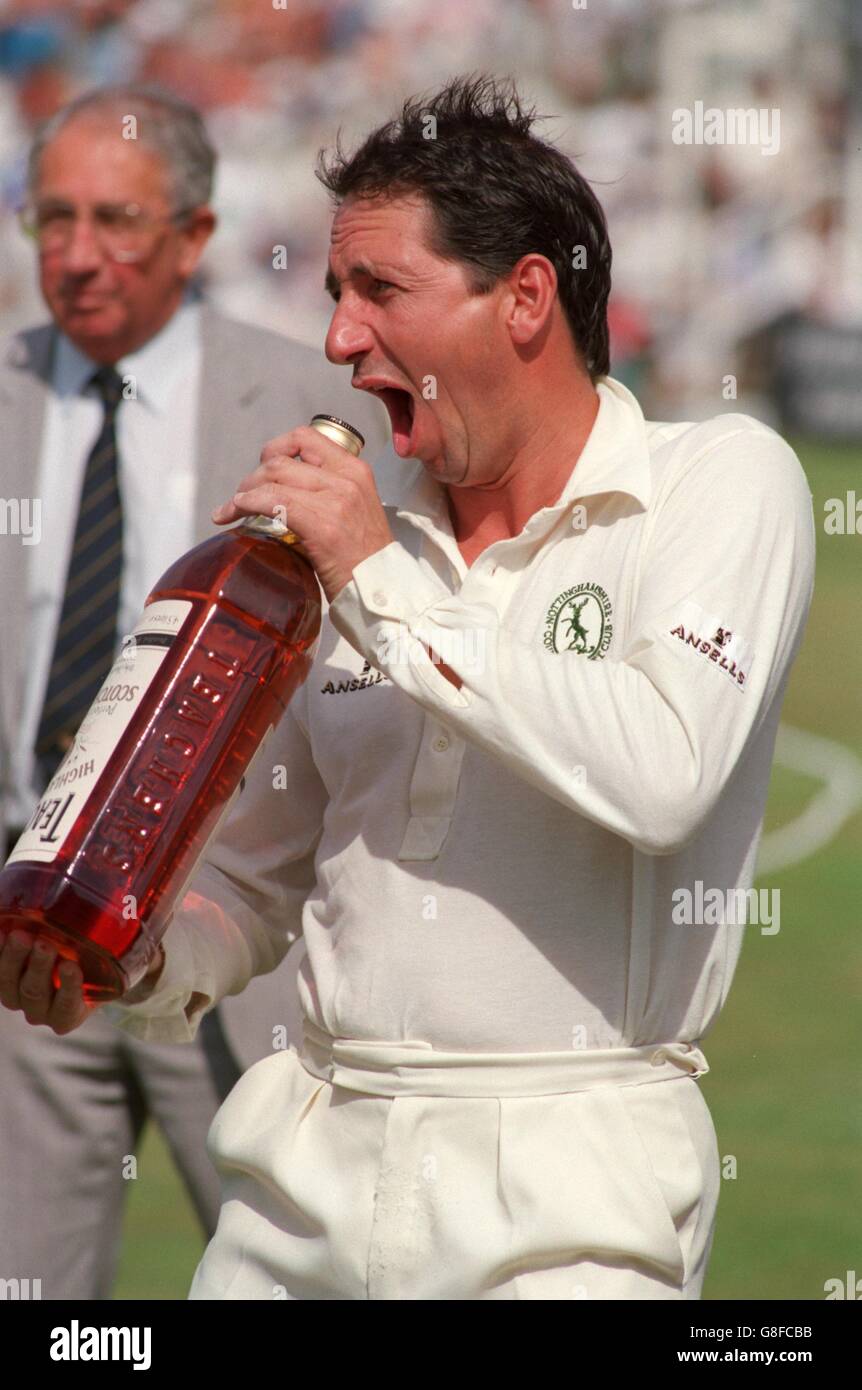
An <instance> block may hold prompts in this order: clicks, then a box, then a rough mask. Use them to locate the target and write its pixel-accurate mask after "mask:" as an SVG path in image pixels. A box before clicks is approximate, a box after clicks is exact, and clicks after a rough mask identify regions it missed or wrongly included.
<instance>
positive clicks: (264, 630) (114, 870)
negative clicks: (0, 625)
mask: <svg viewBox="0 0 862 1390" xmlns="http://www.w3.org/2000/svg"><path fill="white" fill-rule="evenodd" d="M311 423H312V425H313V426H314V427H315V428H316V429H319V430H320V431H321V433H323V434H325V435H327V436H328V437H329V438H331V439H333V440H334V441H335V442H336V443H338V444H340V445H341V446H342V447H343V448H346V449H349V450H350V452H351V453H352V454H354V455H358V454H359V452H360V450H361V449H362V446H363V444H364V440H363V438H362V436H361V435H360V434H359V433H358V431H356V430H354V429H353V428H352V426H350V425H348V424H346V423H345V422H344V421H343V420H338V419H336V418H335V417H334V416H332V415H315V417H314V419H313V420H312V422H311ZM296 542H297V537H296V536H295V535H294V534H293V532H291V531H289V530H288V529H287V527H286V526H285V525H284V524H283V523H282V522H280V521H278V520H274V519H273V518H271V517H249V518H248V519H247V520H245V521H244V522H241V523H240V524H239V525H238V526H235V527H232V528H231V529H229V530H226V531H222V532H220V533H219V534H218V535H215V536H212V537H211V538H210V539H209V540H207V541H204V542H203V543H202V544H201V545H198V546H196V547H195V549H194V550H190V551H189V552H188V554H186V555H183V556H182V558H181V559H179V560H177V561H176V563H175V564H173V565H171V567H170V569H168V570H167V572H166V573H165V574H163V575H162V577H161V579H160V580H159V582H158V583H157V584H156V587H155V588H154V589H153V591H152V593H151V594H150V596H149V598H148V599H147V602H146V606H145V608H144V613H143V616H142V617H141V620H140V622H139V623H138V624H137V626H136V627H135V629H134V632H133V633H131V634H130V636H129V637H128V638H127V639H125V640H124V646H123V651H122V652H121V653H120V655H119V656H118V657H117V659H116V661H115V662H114V665H113V667H112V668H111V671H110V673H109V675H108V676H107V677H106V678H105V682H104V685H103V686H102V688H101V690H100V691H99V693H98V695H97V696H96V699H95V701H94V703H93V704H92V706H91V707H90V710H89V712H88V713H87V715H86V716H85V717H84V720H83V722H82V724H81V726H80V728H79V729H78V731H77V733H76V735H75V739H74V742H73V743H72V745H71V747H70V748H69V750H68V752H67V753H66V756H65V758H64V759H63V761H62V763H61V764H60V766H59V767H58V769H57V771H56V772H55V774H54V776H53V778H52V779H51V781H50V782H49V784H48V786H47V787H46V789H45V792H44V794H43V796H42V798H41V800H40V801H39V804H38V806H37V807H36V809H35V811H34V812H33V815H32V817H31V819H30V821H29V822H28V824H27V826H26V828H25V830H24V832H23V834H22V835H21V838H20V839H19V840H18V842H17V844H16V845H15V847H14V849H13V851H12V853H11V855H10V856H9V859H8V860H7V862H6V865H5V867H4V868H3V870H2V872H0V933H3V932H8V931H10V930H12V929H14V928H15V927H23V928H26V929H28V930H29V931H32V932H35V933H36V935H37V936H38V937H39V938H41V939H43V940H45V941H47V942H48V943H50V945H51V946H52V947H53V948H54V949H55V950H56V951H57V952H58V953H59V957H60V958H66V959H69V960H75V961H77V963H78V964H79V965H80V967H81V971H82V974H83V976H84V986H83V993H84V998H85V999H86V1000H87V1001H88V1002H89V1003H92V1004H97V1003H105V1002H107V1001H108V1000H110V999H115V998H117V997H119V996H120V995H122V994H125V993H126V992H127V991H128V990H130V989H132V988H133V987H134V985H135V984H136V983H137V982H138V981H139V980H140V979H141V978H142V977H143V975H144V974H145V973H146V970H147V967H148V965H149V963H150V961H151V960H152V959H153V957H154V955H155V953H156V950H157V947H158V943H159V941H160V939H161V937H162V936H163V934H164V932H165V929H166V927H167V925H168V921H169V919H170V915H171V911H172V909H173V907H174V905H175V903H176V901H177V899H178V898H179V896H180V894H181V892H182V890H183V889H184V887H185V885H186V883H187V882H188V879H189V878H190V876H191V874H192V872H193V870H194V868H195V865H196V864H197V861H198V860H199V858H200V857H201V855H202V854H203V851H204V849H205V848H206V845H207V843H208V841H209V840H210V839H211V838H212V836H213V835H214V834H215V831H216V829H217V828H218V824H219V821H220V820H221V819H222V817H223V815H224V814H225V812H226V810H227V808H228V804H229V803H230V801H231V800H232V798H233V796H234V794H235V793H237V792H238V791H239V789H240V785H241V781H242V778H243V774H244V773H245V772H246V771H247V770H248V767H249V764H250V763H251V760H252V758H253V757H254V755H255V753H256V752H257V750H258V748H259V747H260V744H261V742H262V740H263V738H264V735H265V734H266V733H267V732H268V731H269V729H270V728H272V727H273V726H274V725H275V724H277V723H278V720H279V719H280V717H281V715H282V713H283V712H284V709H285V707H286V706H287V703H288V701H289V700H290V698H291V696H292V695H293V693H294V691H295V690H296V689H297V688H298V687H299V686H300V685H301V684H302V682H303V680H304V679H305V677H306V676H307V674H308V672H309V670H310V668H311V662H312V659H313V656H314V649H315V646H316V642H317V637H318V634H319V631H320V615H321V602H320V588H319V585H318V581H317V577H316V575H315V573H314V570H313V569H312V567H311V565H310V563H309V562H308V560H307V559H305V558H304V557H303V555H302V552H301V550H299V549H298V547H297V544H296ZM296 794H301V790H300V789H297V793H296ZM285 795H290V793H289V792H286V793H285ZM261 833H262V834H263V833H265V827H264V826H262V827H261ZM54 984H55V986H59V976H58V974H57V971H56V968H55V971H54Z"/></svg>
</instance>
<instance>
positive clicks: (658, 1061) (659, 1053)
mask: <svg viewBox="0 0 862 1390" xmlns="http://www.w3.org/2000/svg"><path fill="white" fill-rule="evenodd" d="M666 1061H667V1053H666V1052H665V1050H664V1048H663V1047H659V1048H657V1049H656V1051H655V1052H654V1053H653V1055H652V1056H651V1057H650V1062H651V1063H652V1065H653V1066H654V1067H660V1066H661V1065H662V1063H663V1062H666Z"/></svg>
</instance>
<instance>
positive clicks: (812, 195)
mask: <svg viewBox="0 0 862 1390" xmlns="http://www.w3.org/2000/svg"><path fill="white" fill-rule="evenodd" d="M860 13H862V6H858V5H857V3H856V0H817V3H811V0H62V2H61V0H0V201H2V211H3V215H2V220H0V330H8V329H9V328H13V327H17V326H19V325H20V324H22V323H32V322H36V321H39V320H43V319H44V318H45V317H46V315H45V313H44V310H43V308H42V305H41V301H40V299H39V295H38V290H37V288H36V284H35V276H34V273H33V261H32V258H33V254H34V252H33V248H32V246H31V245H30V244H29V243H28V242H27V241H26V240H25V239H24V237H23V236H22V235H21V233H20V231H19V228H18V225H17V221H16V219H15V215H14V214H15V210H16V208H17V207H18V206H19V204H20V202H21V199H22V195H23V180H24V170H25V160H26V153H27V148H28V144H29V141H30V139H31V137H32V134H33V132H34V130H35V129H36V128H37V127H38V125H39V124H40V123H41V122H42V121H43V120H45V119H46V118H47V117H49V116H50V115H51V114H52V113H53V112H54V111H55V110H56V109H57V108H58V107H59V106H61V105H62V104H63V103H64V102H66V101H67V100H69V99H70V98H72V97H73V96H76V95H77V94H78V93H79V92H81V91H83V90H85V89H88V88H90V87H93V86H97V85H101V84H104V83H108V82H118V81H150V82H156V83H158V84H160V85H161V86H163V87H166V88H168V89H170V90H172V91H175V92H177V93H179V94H180V95H182V96H183V97H185V98H186V99H188V100H190V101H192V102H194V103H195V104H196V105H197V106H198V107H199V108H200V109H201V110H202V111H203V112H204V114H205V117H206V120H207V125H208V128H209V130H210V134H211V137H212V139H213V141H214V143H215V145H216V148H217V150H218V152H219V157H220V162H219V170H218V176H217V182H216V194H215V200H214V202H215V208H216V211H217V212H218V215H219V218H220V226H219V230H218V232H217V234H216V236H215V237H214V239H213V241H212V242H211V244H210V248H209V249H208V251H207V255H206V258H205V267H206V269H205V281H206V289H207V292H208V293H209V294H210V295H211V296H212V297H213V298H214V299H215V300H216V301H217V302H218V303H219V304H220V306H221V307H222V308H223V309H225V310H226V311H227V312H229V313H232V314H234V315H235V316H236V317H240V318H245V319H248V320H250V321H253V322H256V323H259V324H262V325H265V326H268V327H274V328H276V329H279V330H281V331H283V332H286V333H289V334H291V335H293V336H294V337H298V338H301V339H303V340H305V341H307V342H312V343H316V344H318V345H319V344H320V343H321V342H322V338H323V335H324V333H325V330H326V326H327V324H328V321H329V317H330V312H331V304H330V301H329V299H328V297H327V296H326V295H325V293H324V291H323V273H324V268H325V263H326V252H327V241H328V226H329V219H330V206H329V202H328V197H327V195H326V193H325V191H324V190H323V188H322V187H321V185H320V184H319V183H318V181H317V180H316V179H315V177H314V173H313V166H314V160H315V157H316V155H317V152H318V150H319V149H320V147H321V146H330V145H331V144H332V142H333V140H334V137H335V134H336V132H337V130H338V128H339V127H341V129H342V132H343V141H344V143H345V144H346V146H347V147H348V148H351V149H352V148H353V147H354V145H355V144H356V142H357V141H358V140H359V139H360V137H361V136H362V135H363V134H364V133H365V132H366V131H367V130H368V129H370V128H371V127H372V126H374V125H376V124H378V123H380V122H381V121H382V120H385V119H387V118H389V117H390V116H393V115H395V114H397V110H398V106H399V103H400V101H401V100H402V99H403V98H404V97H405V96H407V95H412V94H415V93H422V92H431V91H433V90H434V89H435V88H436V87H437V86H438V85H440V84H441V83H442V82H443V81H444V80H445V79H446V78H448V77H450V76H453V75H455V74H457V73H466V72H471V71H484V72H489V73H494V74H496V75H499V76H504V75H512V76H513V77H515V79H516V80H517V83H518V87H519V90H520V92H521V94H522V95H523V96H525V97H527V98H528V99H529V100H530V102H531V103H533V104H535V106H536V107H537V109H538V111H539V112H540V113H542V114H544V115H547V116H548V117H549V119H547V120H545V121H542V122H540V124H539V125H538V127H537V132H538V133H539V134H541V135H543V136H544V137H546V138H549V139H552V140H553V141H554V142H555V143H556V144H558V145H559V147H560V148H562V149H563V150H564V151H565V152H566V153H567V154H568V155H570V156H571V157H572V158H573V159H574V160H575V162H576V163H577V165H578V167H579V168H580V170H581V171H582V173H584V175H585V176H586V177H587V178H589V179H590V180H591V181H592V182H593V185H594V187H595V189H596V192H597V194H598V196H599V198H600V200H601V202H602V204H603V206H604V208H605V210H606V213H607V217H608V222H609V227H610V233H611V242H612V245H613V251H614V291H613V295H612V301H611V328H612V357H613V367H612V371H613V374H614V375H616V376H618V377H620V378H621V379H622V380H624V381H626V382H627V384H629V385H630V386H632V388H633V389H635V390H636V391H637V392H638V394H639V395H640V397H641V399H642V401H643V403H644V405H645V408H646V409H647V410H648V412H651V413H652V414H653V416H656V415H658V416H659V418H662V417H664V418H686V417H688V418H697V416H698V414H712V413H715V411H716V410H720V409H752V410H754V411H755V413H758V414H759V415H760V416H761V418H765V419H771V420H772V422H775V417H776V416H780V414H781V400H780V397H781V393H782V390H783V391H784V392H785V395H786V394H788V392H789V394H790V396H791V397H792V398H794V399H795V398H796V393H795V391H794V385H793V380H794V378H793V370H792V369H793V364H794V362H795V364H796V368H797V369H798V368H799V367H800V366H802V367H803V368H804V366H805V362H806V359H807V357H808V356H809V355H813V356H815V357H816V356H818V354H819V357H820V358H821V359H822V360H821V362H820V366H821V369H822V371H821V376H822V383H821V384H822V390H821V392H820V395H819V396H818V397H817V400H816V401H815V402H814V405H813V409H814V416H815V424H816V417H817V411H818V410H820V411H821V414H822V416H823V419H822V424H823V432H824V433H826V434H828V433H830V432H832V433H838V434H841V433H849V434H853V433H854V432H855V431H856V425H857V423H858V431H859V433H860V434H862V417H860V418H859V419H858V421H854V420H852V419H850V414H852V404H851V405H848V403H847V401H848V400H849V399H850V397H849V396H848V397H847V399H845V395H846V393H843V392H842V391H838V393H837V396H836V391H835V389H834V387H833V383H834V372H833V361H832V357H831V355H830V354H832V353H835V354H837V357H836V361H837V362H838V369H839V375H840V372H841V371H842V370H844V371H845V375H846V372H847V368H848V364H849V365H850V369H851V375H853V376H854V379H858V372H857V371H856V367H858V366H859V365H860V358H859V356H858V355H857V356H856V357H854V353H857V352H858V354H862V267H860V264H859V259H858V257H859V254H860V245H862V224H860V213H862V208H860V203H862V171H860V165H862V153H860V149H859V146H860V143H862V142H860V134H859V132H860V116H859V105H858V102H859V99H860V98H859V92H860V86H862V72H860V58H859V55H860V45H862V21H860ZM697 102H702V103H703V104H704V106H706V107H712V108H715V107H717V108H757V109H758V110H762V111H766V112H770V111H773V110H776V109H777V110H778V111H779V113H780V146H779V148H778V149H777V150H776V151H775V152H774V153H764V152H763V150H762V148H761V147H760V146H758V145H756V144H742V143H737V144H730V143H725V144H712V145H709V144H706V143H702V144H688V145H685V144H677V143H675V141H674V139H673V138H672V131H673V128H674V112H675V111H677V110H679V109H680V108H685V109H693V108H694V107H695V104H696V103H697ZM854 103H857V104H855V105H854ZM275 247H284V248H285V253H283V256H282V258H281V259H283V260H284V262H285V265H284V268H282V269H274V267H273V256H274V248H275ZM800 322H802V323H803V324H804V325H805V329H806V332H808V333H809V334H810V333H814V334H815V338H814V339H811V338H810V337H809V338H807V339H805V340H804V344H806V343H812V344H813V346H811V347H808V346H805V345H804V344H803V346H801V347H800V340H799V338H798V334H797V337H796V339H795V340H794V342H795V346H794V345H793V342H792V343H791V348H790V351H789V355H788V352H787V351H785V352H784V356H783V359H782V360H783V361H784V364H785V367H786V366H787V364H788V363H790V368H791V370H790V377H789V385H788V379H785V380H784V385H783V387H782V384H781V382H782V378H781V362H780V361H779V358H781V353H780V352H778V353H776V350H775V341H776V340H775V334H776V332H777V331H778V330H779V329H780V328H781V326H782V325H786V324H788V323H791V324H796V325H797V326H798V324H799V323H800ZM817 335H819V336H817ZM823 335H825V337H824V336H823ZM818 344H819V346H818ZM830 345H831V346H830ZM794 353H795V356H794ZM848 354H849V355H848ZM841 363H843V367H842V366H841ZM854 363H855V364H856V366H854V365H853V364H854ZM786 377H787V374H786V372H785V378H786ZM731 379H732V384H730V385H729V384H728V382H729V381H730V380H731ZM734 402H736V403H734ZM830 412H831V414H830Z"/></svg>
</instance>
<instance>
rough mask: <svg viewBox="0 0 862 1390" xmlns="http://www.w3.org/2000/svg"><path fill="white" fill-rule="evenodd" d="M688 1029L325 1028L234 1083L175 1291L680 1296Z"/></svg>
mask: <svg viewBox="0 0 862 1390" xmlns="http://www.w3.org/2000/svg"><path fill="white" fill-rule="evenodd" d="M708 1070H709V1068H708V1066H707V1062H706V1058H705V1057H704V1055H703V1053H702V1052H701V1051H700V1050H699V1049H698V1048H697V1047H696V1046H694V1045H693V1044H691V1043H680V1042H675V1043H674V1042H672V1043H666V1044H662V1045H659V1044H650V1045H647V1046H639V1047H627V1048H613V1049H603V1050H587V1051H583V1052H577V1051H572V1052H542V1053H503V1054H501V1053H444V1052H438V1051H435V1050H433V1049H432V1048H431V1047H430V1046H429V1045H428V1044H426V1043H387V1042H376V1041H375V1042H363V1041H355V1040H348V1039H343V1038H339V1039H335V1038H332V1037H331V1036H330V1035H329V1034H328V1033H324V1032H322V1031H321V1029H319V1028H318V1027H316V1026H315V1025H314V1024H313V1023H312V1022H311V1021H310V1020H308V1019H305V1020H304V1024H303V1046H302V1050H301V1052H299V1053H297V1052H296V1051H295V1050H293V1049H290V1050H288V1051H282V1052H277V1053H274V1054H273V1056H272V1057H268V1058H266V1059H265V1060H264V1061H262V1062H258V1063H257V1064H256V1065H255V1066H253V1067H252V1068H251V1069H250V1070H249V1071H247V1072H246V1073H245V1074H244V1076H242V1078H241V1079H240V1080H239V1081H238V1082H237V1084H236V1086H235V1087H234V1089H233V1091H232V1092H231V1093H230V1095H229V1096H228V1098H227V1100H226V1101H225V1102H224V1103H223V1104H222V1106H221V1109H220V1110H219V1111H218V1113H217V1115H216V1117H215V1119H214V1121H213V1123H212V1126H211V1128H210V1131H209V1136H208V1141H207V1148H208V1151H209V1154H210V1157H211V1158H212V1160H213V1162H214V1164H215V1166H216V1168H217V1169H218V1171H219V1173H220V1175H221V1181H222V1207H221V1213H220V1216H219V1222H218V1227H217V1229H216V1233H215V1235H214V1236H213V1238H212V1240H211V1241H210V1243H209V1245H208V1246H207V1248H206V1250H205V1252H204V1255H203V1257H202V1259H201V1262H200V1264H199V1265H198V1268H197V1271H196V1273H195V1276H194V1279H193V1282H192V1286H191V1290H190V1292H189V1298H192V1299H268V1300H272V1299H284V1298H289V1299H345V1300H346V1299H423V1300H424V1299H455V1300H467V1299H697V1298H699V1297H700V1292H701V1287H702V1284H703V1278H704V1274H705V1272H706V1265H707V1261H708V1259H709V1253H710V1248H711V1245H712V1236H713V1231H714V1225H715V1211H716V1206H717V1204H718V1190H719V1159H718V1146H717V1143H716V1137H715V1129H714V1127H713V1123H712V1118H711V1116H710V1113H709V1109H708V1107H707V1104H706V1102H705V1100H704V1099H703V1096H702V1095H701V1091H700V1087H699V1085H698V1084H697V1081H696V1079H695V1078H696V1077H698V1076H701V1075H703V1073H704V1072H706V1071H708Z"/></svg>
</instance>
